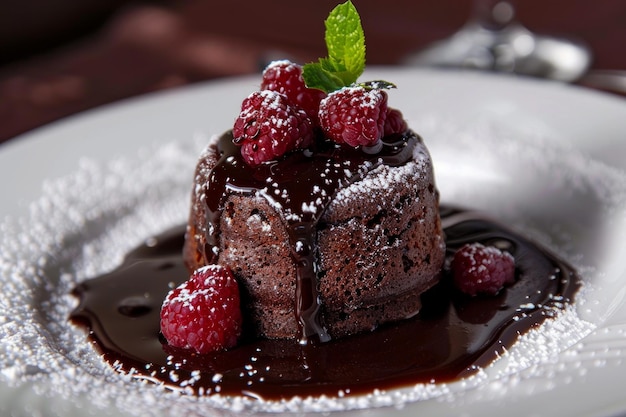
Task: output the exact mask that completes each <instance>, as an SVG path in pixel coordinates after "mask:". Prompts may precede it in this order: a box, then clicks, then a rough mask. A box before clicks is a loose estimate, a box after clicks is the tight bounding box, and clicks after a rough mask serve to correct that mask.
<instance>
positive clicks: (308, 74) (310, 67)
mask: <svg viewBox="0 0 626 417" xmlns="http://www.w3.org/2000/svg"><path fill="white" fill-rule="evenodd" d="M322 61H324V60H323V59H320V62H314V63H311V64H306V65H305V66H304V67H303V68H302V78H304V80H305V82H306V86H307V87H309V88H317V89H319V90H322V91H325V92H327V93H329V92H331V91H335V90H339V89H340V88H341V87H344V84H343V80H342V79H341V78H339V77H338V76H336V75H335V73H334V72H333V71H330V70H328V69H327V68H326V65H325V64H324V63H322Z"/></svg>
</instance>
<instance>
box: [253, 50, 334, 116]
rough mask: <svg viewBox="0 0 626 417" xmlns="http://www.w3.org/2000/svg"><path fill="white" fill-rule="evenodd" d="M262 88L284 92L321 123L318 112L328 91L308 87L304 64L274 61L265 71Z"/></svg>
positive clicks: (290, 99)
mask: <svg viewBox="0 0 626 417" xmlns="http://www.w3.org/2000/svg"><path fill="white" fill-rule="evenodd" d="M261 90H272V91H276V92H279V93H281V94H284V95H286V96H287V98H288V99H289V101H290V102H291V103H292V104H295V105H296V106H299V107H300V108H302V109H303V110H304V111H305V112H306V114H307V115H308V116H309V118H310V119H311V120H312V121H313V123H314V124H316V125H317V124H319V122H318V116H317V112H318V110H319V108H320V102H321V101H322V99H323V98H324V97H326V93H325V92H324V91H322V90H318V89H316V88H308V87H307V86H306V84H305V82H304V79H303V78H302V66H300V65H298V64H295V63H293V62H291V61H287V60H283V61H274V62H272V63H270V64H269V65H268V66H267V68H265V70H264V71H263V78H262V80H261Z"/></svg>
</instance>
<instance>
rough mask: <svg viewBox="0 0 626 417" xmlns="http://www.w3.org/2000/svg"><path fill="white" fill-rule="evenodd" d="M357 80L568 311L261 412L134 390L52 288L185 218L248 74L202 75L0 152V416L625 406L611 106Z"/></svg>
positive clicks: (463, 78)
mask: <svg viewBox="0 0 626 417" xmlns="http://www.w3.org/2000/svg"><path fill="white" fill-rule="evenodd" d="M363 79H364V80H365V79H386V80H389V81H392V82H394V83H395V84H397V85H398V89H397V90H394V91H391V92H390V105H391V106H393V107H397V108H400V109H402V111H403V112H404V114H405V117H406V118H407V119H408V121H409V124H410V125H411V127H412V128H413V129H414V130H415V131H417V132H418V133H420V134H421V135H422V136H423V137H424V138H425V141H426V144H427V145H428V146H429V148H430V151H431V153H432V156H433V160H434V164H435V170H436V175H437V183H438V187H439V189H440V192H441V199H442V201H443V202H446V203H452V204H459V205H463V206H466V207H469V208H474V209H477V210H480V211H483V212H486V213H488V214H489V215H490V216H491V217H494V218H496V219H499V220H500V221H503V222H505V223H507V224H510V225H511V227H514V228H516V229H517V230H518V231H520V232H521V233H522V234H525V235H527V236H528V237H531V238H533V239H535V240H537V241H539V242H540V243H543V244H544V245H546V246H548V247H550V248H551V249H552V250H553V251H555V252H557V254H558V255H559V256H561V257H563V258H565V259H566V260H567V261H568V262H570V263H572V264H574V266H576V267H577V268H578V270H579V271H580V273H581V275H582V276H583V280H584V283H585V284H584V286H583V289H582V290H581V294H580V295H579V297H578V298H577V300H576V303H575V306H574V307H573V308H571V309H569V310H568V311H567V312H566V313H564V314H563V315H562V317H557V318H556V319H555V320H553V321H551V322H550V323H549V324H547V325H546V326H543V327H542V328H540V329H537V330H536V331H533V332H531V334H529V335H527V336H525V337H524V338H522V340H521V341H520V342H519V343H518V344H516V345H515V346H514V347H513V349H511V351H510V352H508V354H506V355H504V356H503V358H502V359H501V360H498V361H497V362H496V363H495V364H494V365H493V366H491V367H489V368H488V369H486V370H484V371H482V372H479V374H478V375H477V376H476V377H475V378H470V379H468V380H465V381H460V382H458V383H452V384H447V385H434V386H421V387H407V389H401V390H397V391H394V392H386V393H377V394H375V395H372V396H370V397H367V398H357V399H353V400H350V401H348V400H338V401H334V400H332V401H331V400H329V401H325V402H321V401H319V402H316V401H309V402H306V401H301V402H294V403H287V404H279V405H276V406H272V407H266V408H263V407H261V408H258V407H257V408H255V407H250V406H248V405H246V404H245V403H240V402H236V401H235V402H224V403H220V404H216V403H206V402H202V401H195V400H194V399H193V398H187V397H180V398H176V397H175V396H174V395H171V394H170V395H165V394H164V393H163V392H162V391H161V390H160V389H158V388H157V387H154V386H152V385H150V384H146V385H145V386H141V387H137V388H136V386H137V385H141V384H137V382H136V381H130V380H129V378H124V377H122V376H120V375H118V374H116V373H115V372H113V371H111V370H110V368H109V367H108V365H103V364H102V361H101V360H100V358H99V357H98V356H97V354H95V352H94V350H93V349H92V347H91V346H90V345H89V344H88V343H87V342H85V335H84V332H83V331H82V329H76V328H74V327H73V326H71V325H69V324H68V323H67V320H66V317H67V314H68V313H69V311H70V310H71V308H72V306H73V303H74V302H75V300H73V299H72V297H69V296H67V290H68V289H70V288H71V286H72V284H73V283H74V282H76V281H77V280H81V279H85V278H86V277H88V276H91V275H94V274H96V273H98V272H102V271H105V270H107V269H111V268H112V267H114V266H115V265H116V263H118V262H119V261H120V257H121V256H122V255H123V253H124V251H126V250H128V249H129V248H131V247H133V246H135V245H136V244H137V243H139V242H140V241H141V240H142V239H144V238H146V237H147V236H148V235H149V234H150V233H156V232H158V231H159V230H160V229H163V228H166V227H168V226H170V225H173V224H177V223H180V222H183V221H184V220H185V217H186V210H187V204H188V189H189V187H190V184H191V175H192V170H193V165H194V164H195V160H196V157H197V155H198V153H199V151H200V149H201V147H202V145H203V143H204V142H205V141H206V138H207V136H208V135H210V134H218V133H221V132H222V131H224V130H226V129H228V128H229V127H230V125H231V123H232V120H234V117H235V115H236V113H237V111H238V109H239V105H240V103H241V100H242V99H243V97H245V96H246V95H248V94H249V93H250V92H251V91H253V90H254V89H256V88H257V86H258V82H259V81H258V77H256V76H255V77H243V78H236V79H228V80H220V81H214V82H208V83H205V84H200V85H194V86H190V87H186V88H181V89H177V90H173V91H168V92H162V93H157V94H152V95H149V96H146V97H139V98H135V99H130V100H126V101H123V102H120V103H116V104H114V105H110V106H105V107H103V108H100V109H96V110H93V111H89V112H85V113H82V114H80V115H77V116H74V117H70V118H67V119H65V120H62V121H59V122H57V123H54V124H51V125H49V126H47V127H44V128H41V129H38V130H36V131H33V132H31V133H29V134H26V135H23V136H22V137H19V138H16V139H14V140H13V141H11V142H9V143H7V144H5V145H2V146H0V178H2V179H3V181H2V182H1V183H0V193H1V195H3V196H4V198H3V200H2V202H1V203H0V280H1V282H2V287H3V292H2V294H0V336H1V339H0V411H1V414H3V415H5V414H7V415H8V414H10V415H12V416H28V415H45V416H49V415H50V416H53V415H59V416H61V415H62V416H80V415H85V414H90V415H94V416H107V415H147V416H157V417H160V416H169V415H178V414H181V412H184V413H187V414H188V415H231V414H234V413H236V412H238V411H242V410H243V411H250V412H254V411H261V412H263V413H270V414H275V413H280V414H281V415H283V414H298V415H304V414H308V413H311V414H315V413H316V412H319V411H322V412H330V413H332V412H333V411H341V412H342V413H341V415H363V414H366V415H369V416H378V415H380V416H383V415H385V416H387V415H393V416H396V417H407V416H412V415H416V414H417V413H426V414H425V415H432V416H437V415H451V414H453V415H459V414H462V415H467V416H474V415H476V416H478V415H484V414H495V413H507V414H509V415H519V416H523V415H529V414H532V415H537V416H541V415H546V416H555V415H563V416H566V415H567V416H591V415H593V416H610V415H615V414H620V413H625V412H626V399H625V398H624V396H623V393H622V387H621V383H620V382H622V381H623V375H624V373H625V372H626V299H625V297H626V289H625V288H626V265H624V263H623V262H622V256H623V255H622V254H623V252H624V250H625V249H626V243H624V239H623V236H624V235H625V232H626V215H625V213H626V161H624V158H623V156H624V155H626V140H624V132H625V131H626V102H624V101H623V100H620V99H617V98H615V97H612V96H608V95H604V94H600V93H595V92H591V91H587V90H583V89H580V88H576V87H571V86H567V85H562V84H555V83H550V82H545V81H540V80H530V79H521V78H513V77H508V76H496V75H491V74H489V75H487V74H480V73H475V72H455V71H448V72H441V71H430V70H416V69H403V68H374V69H370V70H369V71H368V72H367V73H366V74H365V75H364V76H363ZM126 385H128V386H132V387H133V389H132V390H131V389H128V391H127V390H126V389H125V387H126ZM365 409H367V411H364V410H365Z"/></svg>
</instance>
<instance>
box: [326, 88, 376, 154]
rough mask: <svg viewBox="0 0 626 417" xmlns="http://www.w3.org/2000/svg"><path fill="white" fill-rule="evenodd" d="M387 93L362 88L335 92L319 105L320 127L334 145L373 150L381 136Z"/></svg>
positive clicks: (343, 89)
mask: <svg viewBox="0 0 626 417" xmlns="http://www.w3.org/2000/svg"><path fill="white" fill-rule="evenodd" d="M386 117H387V93H386V92H384V91H382V90H377V89H365V88H363V87H345V88H342V89H341V90H337V91H334V92H332V93H330V94H329V95H328V97H326V98H325V99H324V100H322V102H321V103H320V111H319V118H320V125H321V127H322V130H323V131H324V133H325V134H326V135H327V136H328V137H329V138H330V139H332V140H334V141H335V142H337V143H345V144H348V145H350V146H353V147H357V146H373V145H375V144H376V143H377V142H378V141H379V140H380V139H381V138H382V137H383V135H384V133H385V130H384V126H385V118H386Z"/></svg>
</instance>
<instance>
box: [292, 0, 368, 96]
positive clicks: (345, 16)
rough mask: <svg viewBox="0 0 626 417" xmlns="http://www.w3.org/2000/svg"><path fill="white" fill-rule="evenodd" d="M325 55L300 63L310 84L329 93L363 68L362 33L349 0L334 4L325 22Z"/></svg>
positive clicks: (359, 21)
mask: <svg viewBox="0 0 626 417" xmlns="http://www.w3.org/2000/svg"><path fill="white" fill-rule="evenodd" d="M324 23H325V26H326V34H325V39H326V47H327V48H328V58H322V59H320V60H319V62H316V63H310V64H306V65H304V67H303V74H302V76H303V78H304V81H305V83H306V85H307V87H309V88H318V89H320V90H324V91H326V92H327V93H330V92H332V91H335V90H339V89H340V88H342V87H345V86H348V85H351V84H353V83H355V82H356V80H357V79H358V78H359V76H360V75H361V74H362V73H363V70H364V69H365V35H364V33H363V28H362V26H361V18H360V17H359V13H358V12H357V10H356V8H355V7H354V5H353V4H352V2H350V1H349V0H348V1H347V2H345V3H343V4H340V5H338V6H337V7H335V8H334V9H333V10H332V11H331V12H330V14H329V16H328V18H327V19H326V21H325V22H324Z"/></svg>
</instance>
